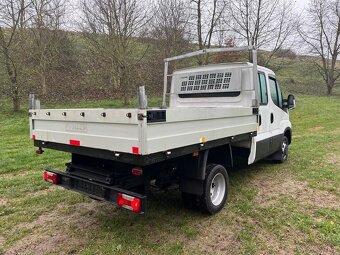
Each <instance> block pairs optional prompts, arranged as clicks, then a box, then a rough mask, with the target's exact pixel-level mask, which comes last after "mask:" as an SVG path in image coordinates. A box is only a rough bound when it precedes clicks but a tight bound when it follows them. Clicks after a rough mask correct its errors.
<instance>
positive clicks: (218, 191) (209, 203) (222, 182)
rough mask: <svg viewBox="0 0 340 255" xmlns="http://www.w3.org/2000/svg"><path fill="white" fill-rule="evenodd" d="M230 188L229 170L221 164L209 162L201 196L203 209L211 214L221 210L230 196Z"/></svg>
mask: <svg viewBox="0 0 340 255" xmlns="http://www.w3.org/2000/svg"><path fill="white" fill-rule="evenodd" d="M228 189H229V178H228V173H227V170H226V169H225V168H224V167H223V166H221V165H216V164H208V165H207V167H206V178H205V181H204V192H203V195H202V196H201V198H200V205H201V209H202V211H203V212H206V213H209V214H211V215H212V214H215V213H217V212H219V211H221V210H222V208H223V207H224V205H225V203H226V201H227V198H228Z"/></svg>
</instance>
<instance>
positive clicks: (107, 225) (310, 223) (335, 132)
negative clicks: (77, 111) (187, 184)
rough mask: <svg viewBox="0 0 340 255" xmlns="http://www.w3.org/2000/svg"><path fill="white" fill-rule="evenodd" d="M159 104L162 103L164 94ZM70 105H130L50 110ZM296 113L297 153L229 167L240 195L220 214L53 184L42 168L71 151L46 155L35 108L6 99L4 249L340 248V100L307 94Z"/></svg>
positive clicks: (169, 200) (0, 120)
mask: <svg viewBox="0 0 340 255" xmlns="http://www.w3.org/2000/svg"><path fill="white" fill-rule="evenodd" d="M150 101H151V105H155V106H157V105H158V106H159V105H160V100H159V99H151V100H150ZM70 106H72V107H122V106H123V104H122V102H120V101H109V100H105V101H90V102H79V103H70V104H62V103H60V104H53V105H52V104H47V105H46V106H45V107H65V108H67V107H70ZM130 106H131V107H133V106H135V102H134V101H131V102H130ZM291 119H292V122H293V144H292V146H291V147H290V154H289V160H288V161H287V162H286V163H284V164H272V163H271V162H268V161H262V162H259V163H257V164H255V165H252V166H248V167H242V168H241V167H239V168H236V169H233V170H229V175H230V180H231V183H230V184H231V186H230V199H229V201H228V204H227V205H226V207H225V208H224V209H223V210H222V211H221V212H220V213H219V214H217V215H215V216H212V217H208V216H205V215H202V214H201V213H199V212H193V211H190V210H187V209H185V206H184V205H183V204H182V203H181V200H180V194H179V192H177V191H166V192H160V193H156V194H153V196H151V197H150V198H149V199H148V210H147V213H146V214H145V215H143V216H140V215H136V214H133V213H131V212H129V211H126V210H123V209H117V208H115V207H114V206H112V205H109V204H106V203H99V202H93V201H91V200H90V199H88V198H86V197H84V196H82V195H80V194H77V193H74V192H70V191H67V190H63V189H57V188H51V185H50V184H48V183H45V182H44V181H43V180H42V169H43V168H44V167H54V168H60V169H63V168H64V164H65V163H66V162H68V161H69V159H70V157H69V155H68V154H66V153H62V152H57V151H52V150H47V151H46V152H45V153H44V154H43V155H40V156H36V155H35V149H34V147H33V144H32V141H31V140H30V139H29V128H28V118H27V112H26V111H24V110H23V111H22V112H20V113H13V112H11V110H10V109H9V105H8V104H7V103H5V104H4V105H3V107H2V108H1V110H0V134H1V135H0V144H1V150H0V254H1V253H2V252H6V251H13V250H14V251H17V252H18V253H28V254H44V253H45V254H51V253H55V254H59V253H76V254H183V253H184V254H210V253H211V254H215V253H219V254H277V253H279V252H281V253H295V254H311V253H315V254H316V253H323V252H324V253H329V254H332V253H333V254H335V253H339V252H340V250H339V247H340V238H339V237H340V226H339V224H340V199H339V197H340V162H339V158H340V100H339V98H338V97H316V96H297V109H295V110H293V111H291ZM53 240H55V241H53ZM25 245H26V246H25Z"/></svg>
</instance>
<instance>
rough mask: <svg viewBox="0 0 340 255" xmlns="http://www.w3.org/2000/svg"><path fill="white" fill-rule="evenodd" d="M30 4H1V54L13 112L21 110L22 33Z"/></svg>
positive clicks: (6, 0) (14, 0) (9, 0)
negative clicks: (20, 54)
mask: <svg viewBox="0 0 340 255" xmlns="http://www.w3.org/2000/svg"><path fill="white" fill-rule="evenodd" d="M29 4H30V2H29V1H25V0H2V1H1V2H0V10H1V11H0V52H1V53H2V56H3V62H4V66H5V68H6V73H7V76H8V79H9V84H10V89H9V92H7V91H6V92H7V94H8V95H9V96H10V98H11V99H12V102H13V110H14V111H19V110H20V90H21V86H22V84H21V83H20V82H19V70H20V62H21V61H22V60H21V59H20V56H19V54H18V52H19V51H20V50H19V49H20V46H19V45H20V43H21V35H22V34H21V33H20V32H22V31H23V27H24V25H25V21H26V20H25V10H26V9H27V7H28V6H29Z"/></svg>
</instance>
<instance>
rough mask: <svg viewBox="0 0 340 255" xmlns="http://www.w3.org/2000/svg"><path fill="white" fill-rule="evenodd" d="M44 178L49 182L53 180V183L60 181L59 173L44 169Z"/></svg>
mask: <svg viewBox="0 0 340 255" xmlns="http://www.w3.org/2000/svg"><path fill="white" fill-rule="evenodd" d="M44 180H45V181H47V182H51V183H53V184H58V183H59V175H58V174H55V173H51V172H48V171H44Z"/></svg>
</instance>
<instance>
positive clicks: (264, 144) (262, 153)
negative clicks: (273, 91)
mask: <svg viewBox="0 0 340 255" xmlns="http://www.w3.org/2000/svg"><path fill="white" fill-rule="evenodd" d="M267 83H268V79H267V75H266V74H265V73H264V72H259V73H258V85H259V94H260V98H259V103H260V106H259V121H258V122H259V126H258V131H257V136H256V153H255V160H259V159H261V158H264V157H266V156H268V155H269V153H270V142H271V141H270V137H271V130H270V114H271V111H270V104H269V97H268V84H267Z"/></svg>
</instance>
